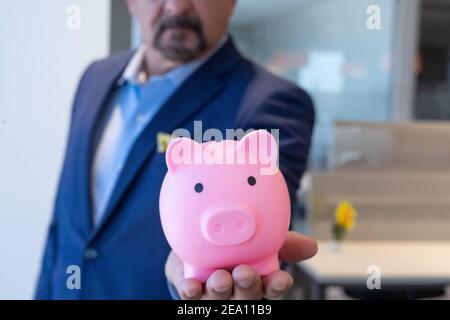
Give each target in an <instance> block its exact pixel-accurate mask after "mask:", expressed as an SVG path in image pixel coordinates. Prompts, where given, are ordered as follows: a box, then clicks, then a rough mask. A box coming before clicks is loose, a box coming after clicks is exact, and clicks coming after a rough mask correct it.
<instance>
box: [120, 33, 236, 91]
mask: <svg viewBox="0 0 450 320" xmlns="http://www.w3.org/2000/svg"><path fill="white" fill-rule="evenodd" d="M228 38H229V36H228V34H226V35H224V36H223V38H222V39H221V41H220V42H219V44H218V45H217V46H216V47H215V48H214V49H213V50H212V51H211V52H209V53H208V54H207V55H206V56H204V57H201V58H199V59H196V60H194V61H191V62H188V63H186V64H183V65H181V66H179V67H177V68H175V69H172V70H170V71H169V72H167V73H165V74H163V75H156V76H151V77H150V79H148V77H147V73H146V71H145V70H144V68H143V66H144V59H145V50H146V46H145V45H141V46H139V48H138V49H137V50H136V52H135V53H134V55H133V57H132V58H131V60H130V62H129V63H128V65H127V67H126V68H125V71H124V72H123V73H122V76H121V77H120V79H119V81H118V82H117V84H118V85H119V86H120V85H123V84H124V83H125V82H130V83H134V84H144V83H145V82H147V80H152V79H158V78H160V79H161V78H167V79H169V80H170V81H171V82H172V83H173V84H174V85H175V86H179V85H181V83H183V82H184V81H185V80H186V79H187V78H188V77H189V76H190V75H191V74H193V73H194V72H195V71H196V70H197V69H198V68H200V67H201V66H202V65H203V64H204V63H205V62H206V61H208V60H209V58H211V57H212V56H213V55H214V54H215V53H216V52H217V51H219V50H220V49H221V48H222V47H223V46H224V45H225V43H226V42H227V40H228Z"/></svg>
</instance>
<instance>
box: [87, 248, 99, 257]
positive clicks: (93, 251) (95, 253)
mask: <svg viewBox="0 0 450 320" xmlns="http://www.w3.org/2000/svg"><path fill="white" fill-rule="evenodd" d="M84 257H85V258H86V259H87V260H95V259H97V257H98V251H97V250H96V249H94V248H88V249H86V251H85V252H84Z"/></svg>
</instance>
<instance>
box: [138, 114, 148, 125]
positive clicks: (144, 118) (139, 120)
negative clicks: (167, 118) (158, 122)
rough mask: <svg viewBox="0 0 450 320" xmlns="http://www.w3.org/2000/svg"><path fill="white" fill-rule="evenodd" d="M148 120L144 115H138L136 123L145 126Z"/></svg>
mask: <svg viewBox="0 0 450 320" xmlns="http://www.w3.org/2000/svg"><path fill="white" fill-rule="evenodd" d="M146 120H147V117H146V116H145V115H143V114H141V115H138V116H137V117H136V123H137V124H139V125H142V124H144V123H145V121H146Z"/></svg>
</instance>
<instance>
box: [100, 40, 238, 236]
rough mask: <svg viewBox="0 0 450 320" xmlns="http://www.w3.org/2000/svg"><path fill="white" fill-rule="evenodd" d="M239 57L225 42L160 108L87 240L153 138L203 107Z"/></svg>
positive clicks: (116, 201)
mask: <svg viewBox="0 0 450 320" xmlns="http://www.w3.org/2000/svg"><path fill="white" fill-rule="evenodd" d="M238 58H240V55H239V53H238V52H237V50H236V48H235V47H234V44H233V43H232V41H231V40H229V41H228V42H227V43H226V44H225V45H224V47H223V48H222V49H220V50H219V51H218V52H217V53H216V54H215V55H214V56H213V57H212V58H211V59H210V60H209V61H207V62H206V63H205V64H204V65H203V66H202V67H201V68H200V69H199V70H198V71H197V72H195V73H194V74H193V75H192V76H191V77H190V78H189V79H188V80H187V81H185V82H184V84H183V85H182V86H181V87H180V88H179V89H178V90H177V91H176V92H175V93H174V94H173V95H172V97H171V98H169V100H168V101H167V102H166V103H165V104H164V105H163V106H162V107H161V109H160V110H159V111H158V112H157V114H156V115H155V117H154V118H153V119H152V120H151V121H150V123H149V124H148V125H147V127H146V128H145V129H144V131H143V133H142V134H141V135H140V136H139V138H138V139H137V141H136V142H135V144H134V146H133V147H132V149H131V151H130V154H129V156H128V158H127V161H126V164H125V166H124V169H123V171H122V173H121V175H120V177H119V179H118V182H117V184H116V187H115V189H114V192H113V194H112V196H111V199H110V202H109V204H108V206H107V209H106V212H105V215H104V217H103V219H102V221H101V222H100V223H99V225H98V227H97V228H96V229H94V231H93V233H92V235H91V241H92V240H93V239H94V238H95V236H96V235H97V234H98V233H99V232H100V230H101V229H102V228H104V226H105V225H106V224H107V223H108V221H110V219H111V217H112V216H113V213H114V209H115V208H116V207H117V205H118V204H119V203H120V200H121V198H122V197H123V196H124V194H125V193H126V191H127V190H128V188H129V187H130V185H131V183H132V181H133V179H134V178H135V177H136V175H137V174H138V172H139V170H140V169H141V168H142V166H143V164H144V163H145V162H146V160H148V158H149V157H150V156H151V154H152V153H153V152H155V149H156V143H157V142H156V136H157V133H158V132H160V131H163V132H173V131H174V130H175V129H177V128H178V127H180V126H181V125H183V124H184V123H185V122H186V121H188V120H189V119H192V118H193V117H194V115H195V114H196V113H197V112H198V111H200V110H201V109H202V108H204V107H205V105H207V103H208V101H210V100H211V99H212V98H213V97H214V96H216V95H217V94H218V93H219V92H220V91H221V90H222V88H223V85H224V82H223V80H222V79H221V76H222V75H223V74H224V73H225V72H226V71H228V70H229V69H230V68H231V67H232V66H233V65H234V64H235V63H236V61H237V60H238Z"/></svg>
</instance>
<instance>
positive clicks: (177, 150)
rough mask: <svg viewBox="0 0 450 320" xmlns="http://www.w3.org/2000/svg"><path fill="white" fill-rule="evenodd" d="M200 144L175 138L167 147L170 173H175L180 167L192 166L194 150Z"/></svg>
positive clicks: (167, 161)
mask: <svg viewBox="0 0 450 320" xmlns="http://www.w3.org/2000/svg"><path fill="white" fill-rule="evenodd" d="M199 146H200V144H199V143H197V142H196V141H194V140H191V139H188V138H175V139H173V140H172V141H171V142H170V143H169V146H168V147H167V150H166V164H167V168H168V169H169V171H170V172H172V173H175V172H176V171H177V170H178V169H179V168H180V167H182V166H184V165H187V164H192V163H193V159H194V156H193V154H194V150H195V148H196V147H199Z"/></svg>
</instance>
